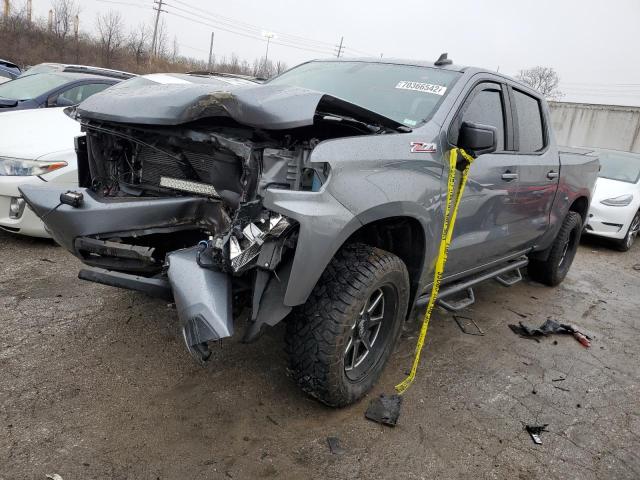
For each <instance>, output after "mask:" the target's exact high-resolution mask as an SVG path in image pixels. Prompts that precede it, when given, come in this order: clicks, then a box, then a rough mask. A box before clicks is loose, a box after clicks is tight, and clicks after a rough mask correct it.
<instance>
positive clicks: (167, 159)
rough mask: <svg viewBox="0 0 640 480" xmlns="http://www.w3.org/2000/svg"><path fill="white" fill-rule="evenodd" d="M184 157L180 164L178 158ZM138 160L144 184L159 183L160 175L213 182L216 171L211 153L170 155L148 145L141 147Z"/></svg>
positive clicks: (156, 184)
mask: <svg viewBox="0 0 640 480" xmlns="http://www.w3.org/2000/svg"><path fill="white" fill-rule="evenodd" d="M176 157H178V158H186V162H185V164H181V162H180V161H179V160H178V158H176ZM138 161H139V162H140V163H141V164H142V179H141V180H142V183H143V184H146V185H155V186H158V185H159V184H160V177H172V178H179V179H183V180H195V181H200V182H204V183H213V180H214V175H215V173H216V171H217V165H216V161H215V160H214V157H213V156H212V155H207V154H204V153H196V152H186V151H185V152H183V154H182V155H181V156H180V155H178V154H176V155H175V157H174V156H170V155H167V154H164V153H162V152H159V151H158V150H154V149H153V148H149V147H141V148H140V151H139V152H138Z"/></svg>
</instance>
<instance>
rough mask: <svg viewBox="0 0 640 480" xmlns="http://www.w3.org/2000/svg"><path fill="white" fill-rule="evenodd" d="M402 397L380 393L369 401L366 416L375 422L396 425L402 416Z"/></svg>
mask: <svg viewBox="0 0 640 480" xmlns="http://www.w3.org/2000/svg"><path fill="white" fill-rule="evenodd" d="M401 406H402V397H401V396H400V395H384V394H382V395H380V396H379V397H378V398H374V399H373V400H371V403H369V408H367V411H366V412H365V414H364V416H365V417H367V418H368V419H369V420H372V421H374V422H378V423H382V424H383V425H389V426H391V427H395V426H396V424H397V423H398V417H399V416H400V407H401Z"/></svg>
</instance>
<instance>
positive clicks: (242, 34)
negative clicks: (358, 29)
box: [163, 7, 330, 55]
mask: <svg viewBox="0 0 640 480" xmlns="http://www.w3.org/2000/svg"><path fill="white" fill-rule="evenodd" d="M172 8H175V7H172ZM163 11H165V12H166V13H167V14H169V15H173V16H175V17H179V18H182V19H184V20H188V21H190V22H194V23H198V24H200V25H204V26H206V27H209V28H214V29H218V30H223V31H225V32H228V33H232V34H234V35H240V36H242V37H246V38H251V39H253V40H260V41H264V40H263V38H261V37H259V36H256V35H253V34H249V33H243V32H238V31H234V30H231V29H230V28H225V27H221V26H219V25H214V24H212V23H209V22H203V21H202V20H197V19H195V18H190V17H187V16H185V15H181V14H179V13H176V12H172V11H166V10H163ZM271 43H274V44H276V45H281V46H284V47H289V48H297V49H299V50H307V51H310V52H315V53H321V54H323V55H329V54H330V52H328V51H323V50H317V49H313V48H309V47H302V46H299V45H292V44H288V43H284V42H279V41H274V40H272V41H271Z"/></svg>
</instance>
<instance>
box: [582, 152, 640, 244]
mask: <svg viewBox="0 0 640 480" xmlns="http://www.w3.org/2000/svg"><path fill="white" fill-rule="evenodd" d="M595 152H596V153H597V154H598V155H599V157H600V174H599V176H598V180H597V182H596V188H595V191H594V193H593V199H592V200H591V207H590V209H589V220H588V222H587V227H586V229H585V231H586V233H589V234H591V235H597V236H600V237H606V238H610V239H612V240H614V242H615V244H616V246H617V247H618V249H619V250H622V251H623V252H625V251H627V250H629V249H630V248H631V245H633V242H634V240H635V239H636V237H637V236H638V231H639V230H640V153H630V152H620V151H616V150H599V149H596V150H595Z"/></svg>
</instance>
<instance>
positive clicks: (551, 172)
mask: <svg viewBox="0 0 640 480" xmlns="http://www.w3.org/2000/svg"><path fill="white" fill-rule="evenodd" d="M559 176H560V174H559V173H558V172H554V171H553V170H551V171H550V172H548V173H547V178H548V179H549V180H553V179H554V178H558V177H559Z"/></svg>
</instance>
